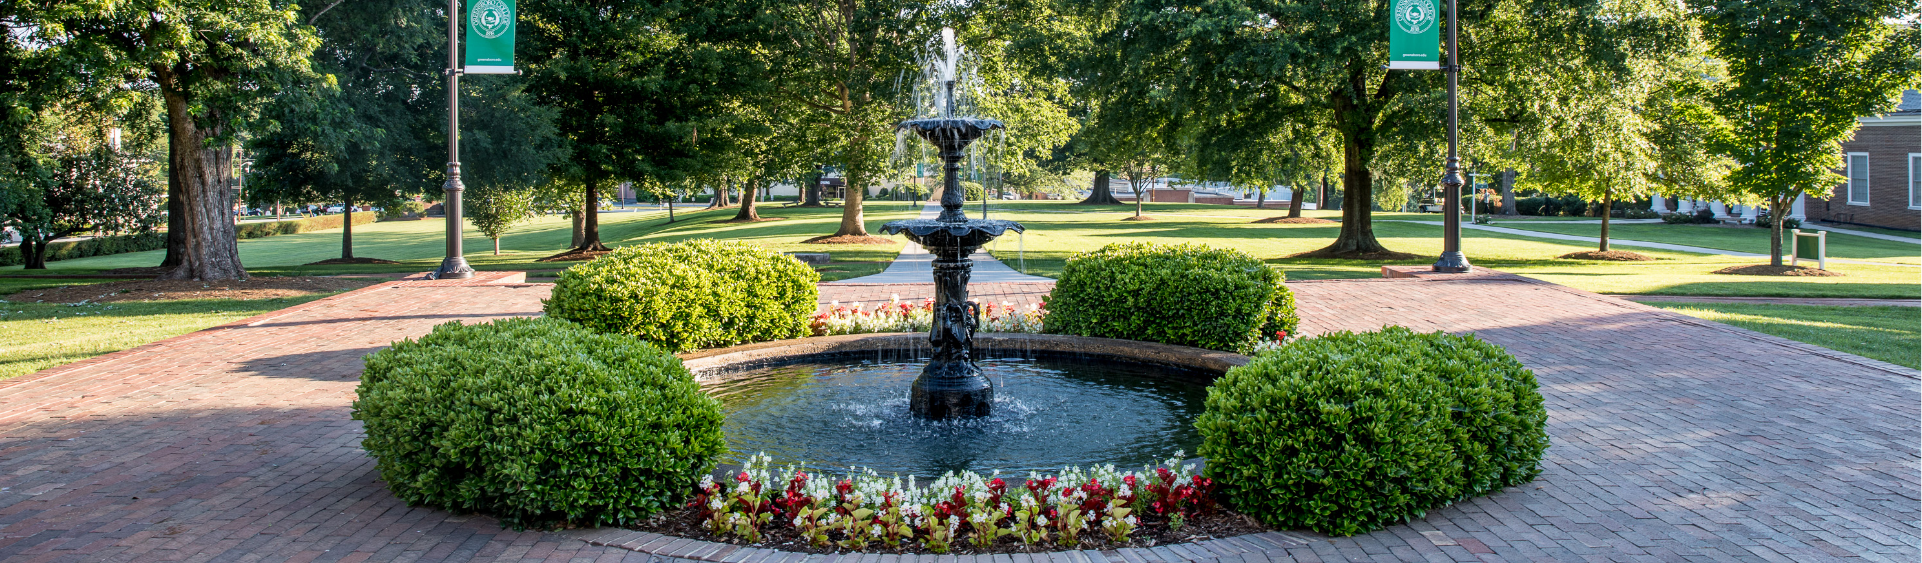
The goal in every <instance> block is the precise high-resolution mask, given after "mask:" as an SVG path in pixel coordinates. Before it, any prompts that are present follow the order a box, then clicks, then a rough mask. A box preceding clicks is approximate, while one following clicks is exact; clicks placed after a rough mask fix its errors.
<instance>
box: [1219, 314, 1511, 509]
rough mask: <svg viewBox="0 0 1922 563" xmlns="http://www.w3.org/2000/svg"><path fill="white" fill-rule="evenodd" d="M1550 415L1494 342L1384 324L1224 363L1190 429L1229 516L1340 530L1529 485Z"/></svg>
mask: <svg viewBox="0 0 1922 563" xmlns="http://www.w3.org/2000/svg"><path fill="white" fill-rule="evenodd" d="M1547 420H1548V416H1547V411H1546V410H1545V409H1544V408H1543V404H1542V397H1541V393H1540V391H1539V390H1538V389H1537V386H1536V383H1535V376H1534V373H1532V372H1530V371H1529V370H1528V369H1527V368H1525V367H1523V366H1522V364H1521V362H1518V361H1516V360H1515V359H1514V358H1513V357H1512V356H1509V355H1508V353H1507V352H1506V351H1504V350H1502V349H1501V347H1499V346H1495V345H1493V344H1489V343H1487V342H1483V341H1482V340H1480V339H1478V338H1475V337H1473V336H1449V335H1445V334H1442V333H1434V334H1416V333H1414V332H1413V331H1410V330H1408V329H1406V328H1401V327H1389V328H1387V329H1384V330H1382V331H1381V332H1374V333H1362V334H1355V333H1348V332H1341V333H1335V334H1329V335H1324V336H1321V337H1317V338H1312V339H1306V340H1298V341H1293V342H1290V343H1288V344H1286V345H1284V346H1282V347H1281V348H1280V349H1279V350H1276V351H1274V352H1270V353H1267V354H1263V355H1261V356H1259V357H1256V358H1255V359H1254V361H1252V362H1250V363H1249V364H1248V365H1245V366H1242V367H1238V368H1235V369H1232V370H1229V371H1228V373H1227V374H1226V375H1224V376H1222V377H1221V379H1218V380H1216V381H1215V383H1214V385H1213V386H1211V387H1210V388H1209V390H1208V400H1207V408H1206V411H1205V412H1204V413H1203V414H1202V415H1201V417H1200V418H1199V419H1198V420H1196V422H1195V426H1196V428H1197V429H1199V430H1200V432H1201V435H1202V445H1201V450H1200V453H1201V455H1202V456H1205V457H1207V458H1208V467H1207V472H1208V475H1209V476H1210V477H1212V478H1214V479H1216V483H1217V484H1218V485H1219V486H1220V487H1221V489H1220V490H1221V493H1222V495H1223V497H1224V498H1225V499H1227V500H1228V501H1229V502H1230V503H1231V504H1232V505H1233V506H1234V507H1235V509H1236V510H1239V511H1241V512H1242V513H1244V514H1248V515H1250V516H1254V517H1255V518H1258V519H1260V520H1261V521H1262V522H1264V523H1266V524H1268V525H1270V526H1275V527H1277V528H1308V529H1312V530H1315V531H1318V532H1322V533H1327V534H1332V535H1343V536H1346V535H1353V534H1358V533H1362V532H1366V531H1369V530H1374V529H1378V528H1381V527H1382V526H1386V525H1389V524H1394V523H1397V522H1402V521H1405V520H1408V519H1411V518H1418V517H1420V516H1421V515H1422V514H1423V513H1424V512H1425V511H1427V510H1429V509H1431V508H1435V507H1438V506H1442V505H1445V504H1447V503H1451V502H1454V501H1456V500H1459V499H1462V498H1466V497H1470V496H1475V495H1480V494H1485V493H1488V492H1492V491H1495V490H1498V489H1500V488H1502V487H1505V486H1510V485H1516V484H1520V483H1524V482H1527V481H1528V480H1529V479H1533V478H1534V477H1535V475H1536V474H1538V473H1539V472H1540V468H1539V463H1540V461H1541V458H1542V455H1543V453H1544V452H1546V451H1547V449H1548V444H1549V440H1548V434H1547V432H1546V430H1545V425H1546V424H1547Z"/></svg>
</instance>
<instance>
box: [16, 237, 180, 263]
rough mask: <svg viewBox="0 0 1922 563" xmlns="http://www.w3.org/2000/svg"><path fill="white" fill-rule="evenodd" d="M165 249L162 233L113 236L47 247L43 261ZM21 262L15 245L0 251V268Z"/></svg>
mask: <svg viewBox="0 0 1922 563" xmlns="http://www.w3.org/2000/svg"><path fill="white" fill-rule="evenodd" d="M166 247H167V234H166V233H144V234H137V235H114V236H108V237H99V238H90V239H87V240H79V241H67V242H56V243H52V244H48V245H47V261H48V262H52V261H55V260H72V259H75V258H86V257H88V256H106V255H108V254H122V253H127V252H140V251H143V250H156V249H161V248H166ZM25 263H27V259H26V256H24V255H22V254H20V247H19V246H9V247H6V248H0V266H18V265H21V264H25Z"/></svg>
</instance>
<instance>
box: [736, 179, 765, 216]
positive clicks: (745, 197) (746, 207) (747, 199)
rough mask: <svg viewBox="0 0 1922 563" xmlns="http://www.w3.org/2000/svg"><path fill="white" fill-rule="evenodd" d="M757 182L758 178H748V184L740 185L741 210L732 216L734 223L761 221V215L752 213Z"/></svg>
mask: <svg viewBox="0 0 1922 563" xmlns="http://www.w3.org/2000/svg"><path fill="white" fill-rule="evenodd" d="M759 180H760V179H759V178H749V179H748V183H746V184H743V185H741V210H740V211H738V212H736V213H735V214H734V220H735V221H759V220H761V214H760V213H757V212H755V211H754V194H755V189H756V188H755V186H756V185H757V184H756V182H758V181H759Z"/></svg>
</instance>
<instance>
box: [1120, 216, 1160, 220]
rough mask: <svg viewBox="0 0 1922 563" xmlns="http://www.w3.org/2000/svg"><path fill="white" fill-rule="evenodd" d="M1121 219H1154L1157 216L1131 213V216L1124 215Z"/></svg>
mask: <svg viewBox="0 0 1922 563" xmlns="http://www.w3.org/2000/svg"><path fill="white" fill-rule="evenodd" d="M1121 220H1123V221H1153V220H1155V217H1154V216H1153V215H1130V216H1127V217H1122V218H1121Z"/></svg>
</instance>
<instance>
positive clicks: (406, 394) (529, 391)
mask: <svg viewBox="0 0 1922 563" xmlns="http://www.w3.org/2000/svg"><path fill="white" fill-rule="evenodd" d="M366 362H367V370H366V372H365V373H364V374H362V375H361V382H360V387H359V389H358V395H359V399H358V400H356V401H354V405H353V408H354V412H353V416H354V419H356V420H360V421H363V422H364V423H365V424H366V428H367V438H366V439H365V440H363V441H362V442H361V447H362V448H364V449H366V450H367V453H368V454H370V455H372V456H374V458H375V459H376V460H378V466H379V468H380V475H381V478H382V479H384V480H385V481H387V486H388V488H389V489H391V490H392V491H393V492H394V495H395V496H398V497H400V498H401V499H402V500H404V501H407V502H408V503H409V504H419V505H428V506H434V507H440V508H444V509H447V510H451V511H454V512H480V513H485V514H491V515H494V516H497V517H499V518H500V519H501V522H502V523H503V524H506V525H509V526H513V527H515V528H516V529H521V528H526V527H529V526H534V527H545V526H550V525H557V524H573V525H578V526H606V525H619V524H625V523H629V522H634V521H636V520H638V519H641V518H645V517H647V516H649V515H652V514H655V513H657V512H660V511H662V510H665V509H669V508H676V507H679V506H680V503H681V502H682V501H683V500H685V498H686V495H687V492H688V490H689V488H690V487H692V486H693V485H694V483H695V480H696V479H698V478H699V477H700V476H701V475H705V474H707V473H708V472H709V471H711V470H712V469H713V460H714V458H715V456H718V455H719V454H720V453H721V452H722V451H725V450H726V442H725V441H724V440H723V438H722V435H721V422H722V420H723V417H722V414H721V409H720V404H719V403H718V402H716V401H715V400H714V399H713V398H712V397H709V396H708V395H707V394H706V393H703V392H702V391H701V388H700V385H698V384H696V383H695V382H694V378H693V376H691V375H689V374H688V371H687V369H686V368H685V367H682V366H681V362H680V360H678V359H676V358H675V357H674V356H673V355H671V354H670V353H668V352H666V351H664V350H661V349H660V348H656V347H654V346H651V345H648V344H646V343H643V342H640V341H637V340H635V339H633V338H630V337H627V336H622V335H615V334H598V333H595V332H594V331H591V330H588V329H586V328H584V327H581V326H579V325H575V324H573V323H569V322H567V321H563V320H559V319H545V318H543V319H507V320H501V321H495V322H493V323H488V324H479V325H462V324H460V323H458V322H453V323H447V324H444V325H440V326H438V327H435V328H434V330H433V332H431V333H429V334H428V335H427V336H423V337H421V339H420V340H418V341H416V340H403V341H401V342H398V343H395V344H394V346H393V347H391V348H388V349H386V350H382V351H379V352H375V353H373V354H369V355H368V356H367V357H366Z"/></svg>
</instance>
